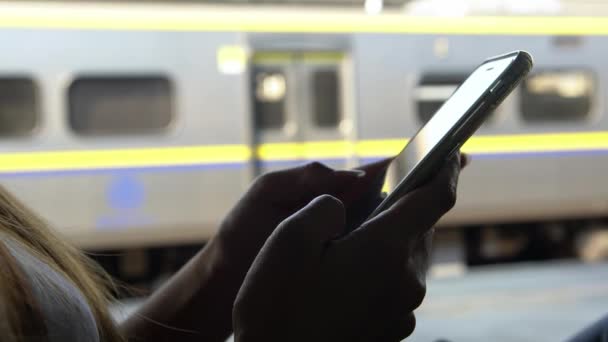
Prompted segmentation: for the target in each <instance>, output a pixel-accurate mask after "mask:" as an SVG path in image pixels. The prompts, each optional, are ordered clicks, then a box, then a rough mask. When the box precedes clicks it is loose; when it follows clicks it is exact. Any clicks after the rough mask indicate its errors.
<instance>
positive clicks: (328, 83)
mask: <svg viewBox="0 0 608 342" xmlns="http://www.w3.org/2000/svg"><path fill="white" fill-rule="evenodd" d="M312 83H313V94H314V98H313V101H314V109H313V110H314V113H313V117H314V123H315V124H316V125H317V126H319V127H336V126H338V123H339V121H340V101H341V99H340V89H339V79H338V73H337V71H336V70H318V71H315V72H314V74H313V82H312Z"/></svg>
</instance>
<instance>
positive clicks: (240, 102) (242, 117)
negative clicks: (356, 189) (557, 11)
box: [0, 1, 608, 249]
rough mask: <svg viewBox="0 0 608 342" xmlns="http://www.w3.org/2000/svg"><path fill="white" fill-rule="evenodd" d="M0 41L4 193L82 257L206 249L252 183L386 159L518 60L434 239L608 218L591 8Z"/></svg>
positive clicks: (98, 16)
mask: <svg viewBox="0 0 608 342" xmlns="http://www.w3.org/2000/svg"><path fill="white" fill-rule="evenodd" d="M0 46H1V47H2V53H0V122H1V124H0V137H1V138H0V139H1V143H0V183H1V184H2V185H3V186H5V187H6V188H7V189H9V190H10V191H11V192H13V193H14V194H15V195H16V196H17V197H19V198H20V199H21V200H23V201H24V202H26V203H27V204H28V205H29V206H30V207H32V208H33V209H34V210H35V211H36V212H37V213H39V214H40V215H41V216H42V217H44V218H45V219H46V220H48V221H49V222H50V224H51V225H52V226H54V227H57V229H58V230H59V231H60V232H61V234H63V235H65V236H66V237H68V238H69V239H71V240H72V241H74V242H75V243H76V244H77V245H78V246H82V247H83V248H87V249H107V248H130V247H134V246H135V247H136V246H155V245H162V244H179V243H187V242H191V241H205V240H207V239H209V238H210V237H211V236H213V233H214V232H215V231H216V229H217V227H218V225H219V223H220V222H221V219H222V218H223V217H224V215H225V214H226V213H227V212H228V211H229V210H230V208H231V207H232V206H233V205H234V204H235V202H236V201H237V200H238V198H239V196H240V195H241V194H242V193H243V192H244V191H245V190H246V189H247V187H248V186H249V184H250V183H251V182H252V180H254V179H255V177H257V176H258V175H260V174H263V173H265V172H269V171H272V170H277V169H282V168H286V167H292V166H295V165H300V164H302V163H305V162H309V161H321V162H323V163H326V164H327V165H329V166H331V167H335V168H351V167H354V166H357V165H360V164H363V163H367V162H371V161H374V160H378V159H380V158H385V157H389V156H392V155H394V154H396V153H397V152H398V151H399V150H400V149H401V148H402V147H403V146H404V144H405V143H406V141H407V139H408V138H409V137H411V136H412V134H414V133H415V132H416V131H417V129H418V128H419V127H420V126H421V125H422V124H424V122H426V120H428V119H429V118H430V117H431V116H432V115H433V113H434V111H435V110H436V109H437V108H439V106H440V105H441V104H442V103H443V101H445V100H446V99H447V98H448V97H449V96H450V95H451V93H452V92H453V91H454V90H455V89H456V88H457V87H458V85H459V84H460V83H461V82H462V81H463V80H464V78H465V77H466V76H467V75H468V73H470V72H471V71H472V70H473V69H474V68H475V67H476V66H477V65H478V64H479V63H480V62H482V61H483V60H484V59H485V58H487V57H489V56H493V55H498V54H501V53H505V52H509V51H513V50H526V51H528V52H530V53H531V54H532V55H533V56H534V60H535V68H534V70H533V72H532V73H531V74H530V75H529V77H528V78H526V80H524V81H523V83H522V84H521V85H520V87H518V89H517V90H516V91H514V92H513V93H512V94H511V95H510V96H509V97H508V98H507V99H506V100H505V101H504V103H503V104H502V105H501V106H500V107H498V108H497V109H496V110H495V111H494V112H493V113H492V115H491V117H490V119H489V120H488V121H487V122H486V123H484V125H483V126H482V127H481V128H480V129H479V131H478V132H477V133H476V134H475V135H474V136H473V137H472V138H471V140H470V141H469V142H468V143H467V144H466V145H465V146H464V147H463V151H465V152H467V153H469V154H470V155H471V157H472V164H471V166H470V167H469V168H467V169H466V170H465V171H464V172H463V173H462V175H461V180H460V185H459V190H458V192H459V193H458V203H457V205H456V207H455V208H454V209H453V210H452V212H450V213H449V214H448V215H447V216H446V217H444V218H443V219H442V220H441V221H440V226H441V227H445V228H446V229H452V228H457V227H463V226H474V225H485V224H502V223H516V222H532V221H534V222H555V221H560V220H568V219H573V218H605V217H606V216H607V214H608V182H607V181H606V176H605V175H607V174H608V109H607V108H606V105H605V99H606V98H607V95H608V93H607V92H608V88H607V85H608V64H607V63H606V62H605V59H604V56H605V54H606V52H607V50H606V46H608V20H606V18H604V17H602V16H600V14H598V13H594V14H593V16H586V17H585V16H560V15H550V16H549V15H547V16H525V15H511V16H508V15H507V16H491V15H483V16H441V17H430V16H412V15H406V14H404V13H402V12H400V11H385V12H383V13H381V14H377V15H369V14H366V13H365V12H364V11H362V10H360V9H355V8H311V7H302V8H298V7H293V6H292V7H280V6H257V7H253V6H228V5H218V4H216V5H208V4H207V5H205V4H192V3H188V4H180V5H169V4H162V3H148V4H145V3H104V2H99V3H94V2H93V3H91V2H86V3H78V2H76V3H75V2H47V3H28V2H10V1H9V2H0ZM391 181H392V182H393V183H394V181H395V180H391V179H389V180H388V183H389V186H390V183H391Z"/></svg>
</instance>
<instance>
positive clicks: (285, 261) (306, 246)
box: [248, 195, 345, 282]
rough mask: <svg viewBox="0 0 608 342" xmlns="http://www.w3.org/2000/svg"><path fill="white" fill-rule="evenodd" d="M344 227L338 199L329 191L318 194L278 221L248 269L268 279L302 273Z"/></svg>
mask: <svg viewBox="0 0 608 342" xmlns="http://www.w3.org/2000/svg"><path fill="white" fill-rule="evenodd" d="M344 227H345V212H344V206H343V205H342V202H340V201H339V200H337V199H336V198H334V197H332V196H329V195H322V196H319V197H317V198H315V199H313V200H312V201H311V202H310V203H309V204H308V205H306V206H305V207H304V208H302V209H300V210H299V211H297V212H296V213H295V214H293V215H291V216H290V217H288V218H287V219H285V220H284V221H283V222H281V224H279V226H278V227H277V229H275V230H274V232H273V233H272V235H271V236H270V237H269V238H268V240H266V243H265V244H264V246H263V247H262V249H261V250H260V252H259V253H258V256H257V257H256V259H255V261H254V262H253V265H252V267H251V269H250V272H249V273H255V277H256V278H258V281H261V280H260V278H268V279H267V280H268V281H269V282H279V281H280V280H279V279H280V278H284V277H286V278H287V279H290V278H292V277H293V276H294V274H298V273H300V274H303V273H306V271H307V270H308V268H309V267H311V266H312V265H317V264H318V260H319V259H320V258H321V255H322V253H323V250H324V248H325V246H326V243H327V241H329V240H331V239H333V238H334V237H335V236H337V235H338V234H340V233H341V232H342V231H343V230H344ZM249 276H250V275H249V274H248V277H249ZM251 276H254V275H253V274H251ZM262 282H265V281H262Z"/></svg>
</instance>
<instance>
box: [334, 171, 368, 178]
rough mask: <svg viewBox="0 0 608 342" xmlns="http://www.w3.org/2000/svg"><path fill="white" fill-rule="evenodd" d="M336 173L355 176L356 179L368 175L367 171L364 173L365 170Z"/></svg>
mask: <svg viewBox="0 0 608 342" xmlns="http://www.w3.org/2000/svg"><path fill="white" fill-rule="evenodd" d="M336 173H337V174H342V175H348V176H354V177H358V178H363V177H365V175H366V173H365V171H363V170H338V171H336Z"/></svg>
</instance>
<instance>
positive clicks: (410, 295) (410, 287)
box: [404, 272, 426, 311]
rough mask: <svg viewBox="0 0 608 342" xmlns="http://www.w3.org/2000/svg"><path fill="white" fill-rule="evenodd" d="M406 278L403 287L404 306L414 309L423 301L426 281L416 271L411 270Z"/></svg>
mask: <svg viewBox="0 0 608 342" xmlns="http://www.w3.org/2000/svg"><path fill="white" fill-rule="evenodd" d="M407 278H408V279H407V280H406V284H405V287H404V289H405V292H404V295H405V300H404V301H405V303H404V306H405V308H406V309H407V310H409V311H414V310H416V309H417V308H418V307H420V305H422V302H423V301H424V298H425V296H426V282H425V281H424V279H423V278H421V277H420V275H417V272H411V273H410V274H409V275H408V276H407Z"/></svg>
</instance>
